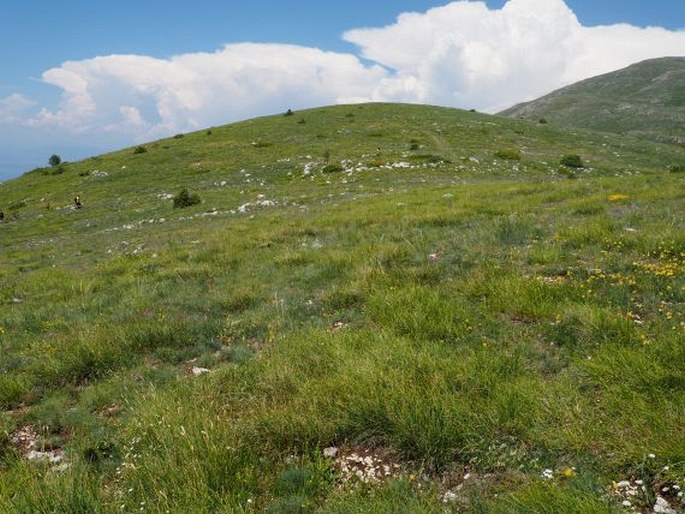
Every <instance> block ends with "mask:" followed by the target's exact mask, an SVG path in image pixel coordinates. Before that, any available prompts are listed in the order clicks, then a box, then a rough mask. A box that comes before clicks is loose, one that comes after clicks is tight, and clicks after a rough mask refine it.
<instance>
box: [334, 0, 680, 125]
mask: <svg viewBox="0 0 685 514" xmlns="http://www.w3.org/2000/svg"><path fill="white" fill-rule="evenodd" d="M344 38H345V39H346V40H347V41H349V42H351V43H354V44H356V45H358V46H359V47H360V49H361V53H362V55H363V56H364V57H365V58H366V59H369V60H372V61H375V62H377V63H379V64H382V65H384V66H386V67H388V68H389V69H391V70H392V71H393V74H392V77H390V78H387V79H385V80H384V81H383V82H382V83H381V84H379V86H378V87H377V88H376V90H375V91H374V93H373V96H374V98H377V99H379V100H382V99H396V98H397V97H398V96H401V95H402V94H403V95H405V98H404V99H405V100H407V101H414V102H429V103H434V104H439V105H449V106H457V107H476V108H479V109H483V110H486V111H491V112H492V111H496V110H500V109H503V108H506V107H509V106H511V105H513V104H514V103H517V102H520V101H523V100H528V99H532V98H535V97H538V96H540V95H542V94H545V93H547V92H550V91H551V90H553V89H556V88H558V87H561V86H563V85H567V84H570V83H572V82H576V81H578V80H581V79H584V78H588V77H590V76H593V75H598V74H601V73H605V72H609V71H613V70H616V69H620V68H623V67H625V66H628V65H629V64H632V63H634V62H638V61H641V60H644V59H648V58H652V57H660V56H666V55H682V54H684V53H685V31H679V32H677V31H668V30H665V29H661V28H647V29H642V28H637V27H633V26H630V25H625V24H619V25H612V26H601V27H584V26H582V25H581V24H580V22H579V21H578V19H577V18H576V16H575V14H574V13H573V12H572V11H571V10H570V9H569V8H568V6H567V5H566V4H565V3H564V2H563V0H509V2H507V3H506V4H505V5H504V6H503V7H502V8H501V9H489V8H488V7H487V6H486V4H485V3H484V2H466V1H459V2H452V3H450V4H447V5H445V6H443V7H437V8H434V9H430V10H429V11H427V12H425V13H407V14H402V15H400V16H399V17H398V19H397V21H396V23H394V24H393V25H390V26H387V27H382V28H370V29H356V30H350V31H348V32H346V33H345V35H344ZM398 92H399V95H398Z"/></svg>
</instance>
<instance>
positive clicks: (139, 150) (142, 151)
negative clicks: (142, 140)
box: [133, 145, 147, 154]
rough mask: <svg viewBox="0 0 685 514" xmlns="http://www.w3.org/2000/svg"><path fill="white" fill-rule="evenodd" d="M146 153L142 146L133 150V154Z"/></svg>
mask: <svg viewBox="0 0 685 514" xmlns="http://www.w3.org/2000/svg"><path fill="white" fill-rule="evenodd" d="M145 152H147V148H145V147H144V146H143V145H138V146H136V147H135V148H134V149H133V153H134V154H141V153H145Z"/></svg>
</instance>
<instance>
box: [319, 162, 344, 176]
mask: <svg viewBox="0 0 685 514" xmlns="http://www.w3.org/2000/svg"><path fill="white" fill-rule="evenodd" d="M342 170H343V167H342V166H341V165H340V164H339V163H337V162H333V163H331V164H326V165H325V166H324V167H323V169H322V170H321V171H322V172H323V173H340V172H341V171H342Z"/></svg>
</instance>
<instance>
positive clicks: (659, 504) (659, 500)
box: [653, 496, 678, 514]
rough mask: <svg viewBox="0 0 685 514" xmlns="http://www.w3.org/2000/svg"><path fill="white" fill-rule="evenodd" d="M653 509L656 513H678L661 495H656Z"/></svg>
mask: <svg viewBox="0 0 685 514" xmlns="http://www.w3.org/2000/svg"><path fill="white" fill-rule="evenodd" d="M653 511H654V512H655V513H656V514H678V513H677V512H676V511H675V510H674V509H672V508H671V505H670V504H669V503H668V502H667V501H666V500H665V499H664V498H663V497H661V496H657V497H656V503H655V504H654V509H653Z"/></svg>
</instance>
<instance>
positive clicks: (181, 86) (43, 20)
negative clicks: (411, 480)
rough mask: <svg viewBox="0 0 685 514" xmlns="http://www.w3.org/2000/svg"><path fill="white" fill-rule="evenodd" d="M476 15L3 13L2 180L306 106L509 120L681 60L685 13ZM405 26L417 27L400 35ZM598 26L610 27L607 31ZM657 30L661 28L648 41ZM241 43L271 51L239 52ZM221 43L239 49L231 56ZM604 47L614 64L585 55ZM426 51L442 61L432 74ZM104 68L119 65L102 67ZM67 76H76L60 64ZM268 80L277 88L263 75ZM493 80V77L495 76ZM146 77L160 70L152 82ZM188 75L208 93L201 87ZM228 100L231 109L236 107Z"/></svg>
mask: <svg viewBox="0 0 685 514" xmlns="http://www.w3.org/2000/svg"><path fill="white" fill-rule="evenodd" d="M465 3H466V2H454V4H465ZM472 3H475V4H478V5H477V6H470V7H472V8H473V9H466V8H464V6H463V5H459V6H453V8H451V9H449V10H447V9H445V10H442V11H437V10H434V11H430V12H432V13H433V14H432V15H431V14H428V12H429V9H432V8H438V7H442V6H446V5H447V4H450V2H449V1H448V0H444V1H434V0H433V1H431V0H392V1H381V0H363V1H362V0H347V1H346V2H322V1H316V2H314V1H297V0H295V1H289V2H284V1H282V0H280V1H278V0H253V1H251V2H244V1H228V0H195V1H192V2H191V1H189V0H136V1H133V0H118V1H104V0H103V1H96V0H60V1H59V2H58V1H54V0H22V1H18V0H16V1H14V0H10V1H8V2H4V5H3V6H2V12H1V15H0V62H1V63H2V74H0V130H1V132H0V134H1V136H0V179H4V178H8V177H11V176H16V175H18V174H20V173H21V172H23V171H26V170H27V169H30V168H32V167H35V166H38V165H44V164H45V163H46V161H47V157H49V155H50V154H51V153H55V152H57V153H60V154H61V155H62V156H63V157H64V158H65V159H69V160H75V159H78V158H82V157H85V156H87V155H89V154H93V153H100V152H103V151H106V150H111V149H114V148H117V147H120V146H126V145H132V144H134V143H137V142H141V141H145V140H150V139H155V138H158V137H163V136H166V135H170V134H172V133H175V132H180V131H185V130H192V129H194V128H202V127H203V126H210V125H214V124H220V123H227V122H230V121H235V120H236V119H241V118H244V117H250V116H253V115H261V114H267V113H269V112H278V111H279V109H280V108H281V107H282V106H283V105H292V106H294V107H297V108H303V107H306V106H308V105H307V100H308V99H310V100H311V102H312V105H323V104H326V103H341V102H347V101H365V100H383V101H412V102H426V103H437V104H441V105H451V106H455V107H464V108H466V107H468V108H470V107H477V108H479V109H484V110H486V111H491V112H494V111H495V110H496V109H498V108H504V107H506V106H508V105H504V104H503V103H506V102H508V103H510V104H513V103H516V102H517V101H521V100H524V99H528V98H527V97H533V96H539V95H540V94H543V93H545V92H548V91H549V90H551V89H554V88H555V87H559V86H561V85H564V84H565V83H569V82H570V81H575V80H578V79H581V78H585V77H584V76H583V74H584V73H589V74H596V73H599V72H604V71H610V70H612V69H618V68H620V67H623V66H625V65H627V64H630V63H632V62H637V61H639V60H642V59H643V58H648V57H653V56H659V55H685V1H683V0H652V1H649V2H647V1H645V0H566V1H565V2H563V1H562V0H512V5H511V6H508V7H505V6H504V4H505V1H504V0H487V2H485V3H483V2H472ZM514 3H515V4H516V6H515V7H516V9H514V5H513V4H514ZM485 4H486V5H485ZM406 12H415V13H419V14H418V15H416V16H414V17H405V18H403V20H404V21H402V22H398V16H400V15H401V14H402V13H406ZM569 13H570V15H569ZM574 16H575V18H574ZM516 24H521V26H523V27H525V30H526V31H528V32H527V33H529V34H531V35H532V36H533V37H534V38H537V40H535V41H533V42H532V43H530V42H526V41H523V40H522V39H520V38H517V37H514V36H512V39H506V38H503V37H501V32H502V28H503V27H506V29H507V33H509V34H516V33H517V32H518V31H517V30H512V27H515V26H516ZM618 24H624V25H618ZM598 25H604V26H613V28H612V29H611V30H600V29H597V28H596V27H597V26H598ZM628 26H630V27H628ZM647 26H656V27H662V29H661V30H658V31H654V30H652V31H649V30H646V29H644V27H647ZM550 27H553V31H550ZM621 27H623V28H622V29H621ZM593 28H595V29H594V30H593ZM365 29H366V30H365ZM489 30H492V31H493V33H492V34H488V31H489ZM436 34H439V35H440V37H439V38H438V37H437V36H435V35H436ZM434 36H435V37H434ZM681 36H682V37H681ZM445 38H447V39H448V40H449V41H450V43H449V48H447V49H442V48H441V47H440V46H439V44H442V43H439V41H443V42H444V40H445ZM622 38H623V39H622ZM410 41H411V42H410ZM246 42H252V43H261V44H265V43H270V44H272V45H271V46H265V45H261V46H240V44H241V43H246ZM405 42H406V45H407V46H406V47H405V46H403V44H404V43H405ZM681 43H682V44H681ZM226 44H229V45H231V44H233V45H234V46H232V47H230V48H229V49H226V51H223V52H222V51H221V50H222V49H224V45H226ZM526 44H533V45H534V46H533V47H532V48H534V49H538V48H539V49H541V51H540V54H539V55H534V56H531V53H533V54H534V52H531V49H530V48H526V47H525V45H526ZM288 45H297V48H298V50H295V49H294V48H293V47H291V46H288ZM518 45H522V46H521V48H518ZM574 45H575V46H574ZM595 45H596V46H597V47H606V51H604V52H603V51H602V50H601V48H597V49H587V48H586V47H588V46H595ZM555 46H556V47H558V48H568V47H573V48H578V49H579V51H578V52H576V53H581V50H580V49H582V52H585V53H583V55H581V56H580V57H576V56H575V55H574V56H572V57H569V55H568V54H564V53H562V52H561V50H559V52H557V53H555V51H554V50H550V48H551V49H553V48H554V47H555ZM517 48H518V50H517ZM315 49H318V50H320V51H321V52H319V53H316V52H314V50H315ZM612 49H613V50H612ZM543 50H544V51H543ZM516 51H519V52H520V53H519V54H517V53H516ZM610 51H611V52H610ZM420 52H424V53H425V54H426V55H430V56H432V57H431V58H430V59H429V60H428V62H427V64H426V63H424V62H423V60H424V59H423V56H422V55H421V53H420ZM611 53H613V54H615V57H612V55H611ZM126 55H135V56H139V57H141V59H139V60H137V61H135V62H133V61H131V60H127V59H125V58H124V57H122V56H126ZM103 56H110V58H108V59H105V60H97V59H95V58H97V57H103ZM179 56H184V57H182V58H180V59H179V58H178V57H179ZM532 57H536V59H532ZM142 58H145V59H142ZM271 58H273V59H274V60H273V62H272V61H271ZM519 60H520V61H521V65H520V68H519V69H517V68H516V64H515V63H516V62H517V61H519ZM67 61H70V62H72V63H73V64H72V65H64V63H66V62H67ZM236 62H238V63H240V64H236ZM259 62H263V63H265V64H264V66H258V64H259ZM483 62H487V63H488V67H487V68H486V67H485V66H483V65H482V63H483ZM538 62H539V63H540V67H539V69H538V67H537V63H538ZM545 63H547V64H545ZM588 63H590V64H591V65H588ZM280 64H283V66H282V67H279V65H280ZM286 64H287V66H286ZM269 66H270V69H271V70H274V71H273V73H271V72H270V71H269V69H267V70H265V69H264V68H265V67H269ZM427 66H428V67H430V70H428V71H426V67H427ZM493 68H494V69H495V70H496V71H497V73H496V75H497V76H496V77H493V76H491V75H493V72H492V69H493ZM292 69H294V70H296V71H297V72H298V73H299V74H301V76H302V77H316V78H317V80H319V79H320V81H321V83H320V84H319V85H318V86H317V87H316V88H315V89H311V90H309V89H307V88H308V87H309V86H308V84H307V83H303V84H300V83H298V82H297V80H296V79H294V78H292V77H288V78H283V80H281V77H283V76H284V75H287V74H288V71H289V70H292ZM49 70H51V71H49ZM127 70H129V71H130V72H129V71H127ZM148 70H157V71H150V73H149V75H148ZM214 70H216V73H217V76H216V77H214V76H213V74H214ZM322 70H323V71H322ZM585 70H586V72H585ZM46 72H48V73H47V74H46ZM538 72H539V73H540V74H541V75H540V76H541V77H545V80H536V81H534V82H530V83H529V82H527V81H526V80H525V79H524V78H522V76H523V74H528V75H530V74H535V73H538ZM310 73H311V75H309V74H310ZM517 73H518V74H517ZM155 74H157V75H155ZM191 75H192V76H194V77H196V79H195V80H197V77H198V76H201V77H202V78H203V79H206V80H201V81H199V82H193V80H191V79H190V78H189V77H190V76H191ZM519 76H521V77H519ZM348 81H349V82H348ZM227 82H235V83H236V84H235V88H237V89H233V90H227V91H225V94H224V92H221V91H220V89H221V87H222V84H226V83H227ZM310 82H311V80H310ZM241 84H249V85H250V86H249V87H248V89H251V91H250V93H251V94H250V95H249V96H245V97H241V96H240V91H241V88H240V85H241ZM474 84H475V86H473V85H474ZM267 85H268V86H269V87H267ZM503 85H511V87H508V93H509V94H508V96H507V95H502V94H501V91H502V87H503ZM205 86H206V87H205ZM262 86H263V88H264V90H263V91H262V89H260V87H262ZM469 88H472V89H469ZM274 89H277V90H278V91H277V92H274V91H273V90H274ZM212 95H215V96H212ZM488 95H489V96H488ZM226 96H232V97H234V98H235V105H234V104H232V103H231V102H230V101H228V100H226V99H225V97H226ZM217 99H218V100H217ZM497 102H500V103H502V104H500V103H497ZM210 106H214V107H212V108H210Z"/></svg>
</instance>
